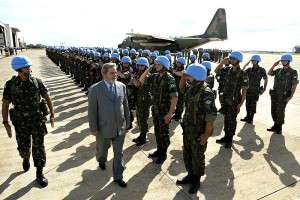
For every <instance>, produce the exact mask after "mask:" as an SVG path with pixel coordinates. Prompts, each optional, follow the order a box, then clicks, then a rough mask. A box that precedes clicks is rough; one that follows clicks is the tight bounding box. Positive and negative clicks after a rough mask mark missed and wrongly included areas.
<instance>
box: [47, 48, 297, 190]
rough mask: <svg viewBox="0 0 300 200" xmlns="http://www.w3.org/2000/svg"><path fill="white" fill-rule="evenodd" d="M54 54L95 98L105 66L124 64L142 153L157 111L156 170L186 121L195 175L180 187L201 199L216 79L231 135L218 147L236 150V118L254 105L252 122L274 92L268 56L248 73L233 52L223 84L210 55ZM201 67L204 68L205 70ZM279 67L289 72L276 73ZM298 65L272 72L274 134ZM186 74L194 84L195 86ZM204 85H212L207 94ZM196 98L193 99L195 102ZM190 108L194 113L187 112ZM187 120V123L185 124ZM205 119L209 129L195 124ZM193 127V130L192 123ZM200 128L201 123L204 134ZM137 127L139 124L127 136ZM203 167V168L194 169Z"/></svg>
mask: <svg viewBox="0 0 300 200" xmlns="http://www.w3.org/2000/svg"><path fill="white" fill-rule="evenodd" d="M46 51H47V55H48V57H49V58H50V59H51V60H53V62H54V63H56V65H58V66H60V67H61V69H62V71H64V72H65V73H66V74H70V75H71V76H70V77H72V78H73V79H74V81H75V82H76V83H77V84H79V86H80V87H83V90H84V91H87V92H88V88H89V87H90V86H91V85H93V84H94V83H97V82H98V81H100V80H101V79H102V77H101V73H100V71H101V66H102V65H103V64H104V63H107V62H114V63H116V64H117V66H118V80H119V81H121V82H123V83H124V84H125V85H126V86H127V90H128V100H129V107H130V110H131V112H130V115H131V122H133V120H134V115H133V112H132V111H133V110H136V118H137V124H138V128H139V129H140V134H139V136H138V137H137V138H134V139H133V142H135V143H136V145H137V146H141V145H143V144H145V143H146V135H147V133H148V130H149V126H148V119H149V113H150V108H151V111H152V116H153V124H154V133H155V136H156V143H157V149H156V151H154V152H153V153H151V154H149V157H150V158H155V163H156V164H161V163H163V162H164V161H165V160H166V158H167V154H166V152H167V149H168V146H169V145H170V138H169V122H170V120H171V119H174V120H175V121H178V122H180V123H181V124H182V125H183V126H182V127H183V135H184V142H186V143H185V144H184V150H185V151H184V158H185V159H184V162H185V166H186V169H187V171H188V175H187V176H186V177H184V178H183V179H182V180H178V181H177V183H178V184H186V183H191V184H192V187H191V188H190V193H195V192H196V191H197V190H198V188H199V187H200V182H199V180H200V177H201V176H202V175H203V174H204V168H205V164H204V159H203V157H204V153H205V151H206V146H205V148H203V147H202V146H203V145H206V141H207V139H208V137H209V136H210V135H211V134H212V132H213V121H214V120H215V117H216V112H215V111H214V109H215V103H214V101H215V98H216V97H217V92H216V91H214V90H213V88H214V80H215V79H216V80H217V81H218V85H219V87H218V93H219V101H220V104H221V108H220V110H219V112H220V113H222V114H223V115H224V133H225V135H224V137H222V138H220V139H218V140H217V141H216V142H217V143H220V144H223V143H224V144H225V148H231V146H232V141H233V136H234V135H235V131H236V127H237V120H236V118H237V115H238V113H239V112H240V108H241V106H242V105H243V103H244V101H245V100H246V110H247V116H246V117H245V118H243V119H241V121H244V122H247V123H252V122H253V117H254V114H255V113H256V104H257V101H258V99H259V95H261V94H263V93H264V91H265V90H266V87H267V80H268V79H267V75H266V70H265V69H264V68H262V67H260V66H259V62H260V61H261V58H260V56H259V55H253V56H252V58H251V62H252V65H253V66H252V67H251V68H248V69H246V70H244V69H245V68H246V67H247V65H249V63H250V61H249V62H247V63H246V64H245V66H244V68H243V69H241V67H240V63H241V62H242V60H243V54H242V53H241V52H239V51H233V52H231V53H230V54H229V56H228V57H225V58H224V59H223V60H222V61H221V62H220V64H219V65H218V66H217V67H216V69H215V70H214V72H215V74H216V77H215V76H214V75H213V74H212V72H211V69H212V66H211V54H209V53H208V52H203V53H202V55H201V58H200V59H199V57H197V55H196V54H191V55H190V56H189V59H188V60H187V59H185V58H184V56H183V53H182V52H177V53H175V54H174V58H173V59H172V55H171V52H170V51H168V50H166V51H165V52H163V54H164V56H161V55H160V52H158V51H154V52H150V51H149V50H142V49H139V50H138V51H136V50H135V49H129V48H128V49H127V48H126V49H114V50H113V51H112V50H111V49H109V48H108V49H99V50H97V51H95V50H84V49H81V48H73V49H70V50H67V49H64V50H58V49H55V48H48V49H47V50H46ZM195 53H196V52H195ZM198 53H199V51H198ZM223 55H224V54H223ZM199 60H200V62H201V63H202V64H199ZM279 62H281V64H282V65H283V68H280V69H276V70H274V67H276V66H277V65H278V64H279ZM290 62H292V56H291V55H290V54H284V55H282V57H281V59H280V61H277V62H275V63H274V65H273V67H272V68H271V69H270V70H269V72H268V75H271V76H275V82H274V87H273V89H274V90H272V91H270V95H271V102H272V106H271V114H272V118H273V120H274V125H273V126H272V127H271V128H270V129H268V131H273V132H275V133H277V134H281V133H282V124H283V123H284V110H285V107H286V104H287V103H288V102H289V100H290V99H291V98H292V97H293V94H294V92H295V89H296V86H297V84H298V82H299V81H298V75H297V71H296V70H294V69H292V68H291V67H290V65H289V64H290ZM190 67H191V68H190ZM192 69H193V70H192ZM202 69H204V70H202ZM186 75H187V76H188V77H192V79H191V80H190V81H188V80H189V79H188V78H187V77H186ZM262 79H264V84H263V86H260V82H261V80H262ZM181 82H185V83H186V82H187V83H188V84H187V85H188V87H183V83H181ZM204 83H205V84H204ZM198 84H199V85H198ZM180 85H181V86H180ZM200 85H201V87H200ZM202 85H204V86H203V87H202ZM190 88H197V90H195V91H191V89H190ZM203 88H205V89H203ZM202 90H203V91H204V92H203V91H202ZM197 91H198V92H199V94H200V93H201V95H200V97H198V96H197V95H199V94H198V92H197ZM247 91H248V92H247ZM191 92H192V94H193V98H190V96H189V94H190V93H191ZM211 94H213V95H211ZM202 95H203V96H202ZM211 97H213V98H211ZM198 98H200V99H205V100H206V101H204V102H203V101H202V104H199V106H200V107H199V108H198V107H197V105H198V103H195V102H198V101H199V100H197V99H198ZM194 104H196V105H195V107H189V106H190V105H194ZM175 108H176V109H175ZM187 109H190V110H191V111H188V112H187ZM184 110H185V112H184ZM193 110H194V111H193ZM192 111H193V112H195V113H194V114H193V115H191V113H193V112H192ZM183 113H184V117H182V114H183ZM197 116H199V118H200V119H201V120H200V121H201V122H200V121H199V122H198V121H197V120H195V119H197ZM207 116H209V117H207ZM187 120H188V121H189V123H186V122H187ZM193 120H194V121H195V123H193V122H194V121H193ZM199 123H201V127H200V129H199V126H198V125H199ZM208 124H209V125H208ZM131 128H132V123H131V125H130V127H128V129H127V130H129V129H131ZM200 130H201V131H200ZM204 135H205V136H204ZM185 137H186V138H185ZM191 138H192V140H191ZM201 138H202V143H203V141H205V142H204V143H203V144H202V143H201V142H200V143H201V145H202V146H201V148H200V147H199V146H198V145H200V143H199V141H201ZM195 145H196V146H195ZM187 146H189V147H187ZM194 151H196V153H195V155H196V156H195V157H193V156H192V157H190V156H188V155H187V153H193V152H194ZM195 160H198V161H201V162H194V161H195ZM194 165H195V166H194ZM196 172H197V173H196Z"/></svg>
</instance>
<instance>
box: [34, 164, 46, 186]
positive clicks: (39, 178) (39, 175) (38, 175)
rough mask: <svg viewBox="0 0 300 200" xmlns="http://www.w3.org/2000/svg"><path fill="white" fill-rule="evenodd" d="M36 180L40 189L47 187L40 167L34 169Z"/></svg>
mask: <svg viewBox="0 0 300 200" xmlns="http://www.w3.org/2000/svg"><path fill="white" fill-rule="evenodd" d="M36 180H37V181H38V182H39V184H40V186H41V187H46V186H47V185H48V180H47V179H46V178H45V177H44V175H43V168H42V167H37V169H36Z"/></svg>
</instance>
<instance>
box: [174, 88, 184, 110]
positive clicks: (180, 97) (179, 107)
mask: <svg viewBox="0 0 300 200" xmlns="http://www.w3.org/2000/svg"><path fill="white" fill-rule="evenodd" d="M183 105H184V94H183V93H182V92H179V94H178V101H177V104H176V110H175V114H177V115H182V113H183Z"/></svg>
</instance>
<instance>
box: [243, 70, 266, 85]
mask: <svg viewBox="0 0 300 200" xmlns="http://www.w3.org/2000/svg"><path fill="white" fill-rule="evenodd" d="M245 71H246V73H247V75H248V78H249V89H250V90H259V87H260V81H261V79H262V78H267V73H266V70H265V69H264V68H262V67H260V66H255V67H251V68H248V69H246V70H245Z"/></svg>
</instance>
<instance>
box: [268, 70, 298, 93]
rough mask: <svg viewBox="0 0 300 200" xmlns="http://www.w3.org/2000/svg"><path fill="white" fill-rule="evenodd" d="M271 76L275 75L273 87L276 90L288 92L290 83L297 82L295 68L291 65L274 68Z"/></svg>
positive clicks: (290, 86) (290, 87)
mask: <svg viewBox="0 0 300 200" xmlns="http://www.w3.org/2000/svg"><path fill="white" fill-rule="evenodd" d="M272 76H275V79H274V87H273V89H274V90H277V91H282V92H287V93H290V92H291V89H292V85H293V84H298V83H299V80H298V73H297V70H294V69H293V68H291V67H289V68H287V69H284V68H279V69H276V70H274V71H273V74H272Z"/></svg>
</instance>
